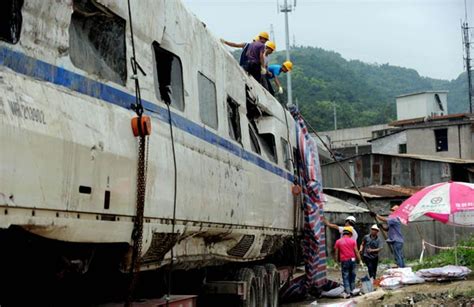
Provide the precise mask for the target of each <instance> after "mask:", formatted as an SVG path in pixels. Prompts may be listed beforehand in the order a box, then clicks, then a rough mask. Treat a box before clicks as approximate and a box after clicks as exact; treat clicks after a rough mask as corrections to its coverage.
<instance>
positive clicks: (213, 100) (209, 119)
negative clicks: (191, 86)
mask: <svg viewBox="0 0 474 307" xmlns="http://www.w3.org/2000/svg"><path fill="white" fill-rule="evenodd" d="M198 87H199V115H200V116H201V121H202V122H203V123H204V124H206V125H208V126H210V127H212V128H214V129H217V125H218V122H217V97H216V85H215V84H214V82H212V80H210V79H209V78H208V77H206V76H204V75H203V74H202V73H200V72H198Z"/></svg>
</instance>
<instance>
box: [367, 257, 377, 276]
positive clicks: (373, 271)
mask: <svg viewBox="0 0 474 307" xmlns="http://www.w3.org/2000/svg"><path fill="white" fill-rule="evenodd" d="M363 258H364V263H365V265H366V266H367V270H368V271H369V277H372V278H373V279H375V278H377V277H376V276H377V266H378V265H379V257H375V258H368V257H365V256H364V257H363Z"/></svg>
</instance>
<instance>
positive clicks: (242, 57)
mask: <svg viewBox="0 0 474 307" xmlns="http://www.w3.org/2000/svg"><path fill="white" fill-rule="evenodd" d="M269 38H270V36H269V35H268V33H267V32H260V33H259V34H258V35H257V36H256V37H255V38H254V39H253V41H252V43H254V42H261V43H262V44H265V43H266V42H267V41H268V39H269ZM221 43H223V44H225V45H227V46H229V47H233V48H242V49H243V50H242V53H241V55H240V61H239V64H240V66H242V67H244V66H245V64H246V63H247V50H248V47H249V46H250V44H252V43H233V42H229V41H226V40H225V39H223V38H221Z"/></svg>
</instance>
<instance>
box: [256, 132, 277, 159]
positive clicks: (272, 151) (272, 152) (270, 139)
mask: <svg viewBox="0 0 474 307" xmlns="http://www.w3.org/2000/svg"><path fill="white" fill-rule="evenodd" d="M258 136H259V140H260V144H262V149H263V151H264V152H265V154H266V155H267V156H268V158H269V159H270V161H272V162H274V163H278V156H277V150H276V144H275V136H274V135H273V134H271V133H263V134H259V135H258Z"/></svg>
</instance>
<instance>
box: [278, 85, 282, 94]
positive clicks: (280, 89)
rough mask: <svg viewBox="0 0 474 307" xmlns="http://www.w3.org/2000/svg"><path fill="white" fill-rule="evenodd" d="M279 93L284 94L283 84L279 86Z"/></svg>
mask: <svg viewBox="0 0 474 307" xmlns="http://www.w3.org/2000/svg"><path fill="white" fill-rule="evenodd" d="M278 94H283V88H282V87H281V86H280V87H279V88H278Z"/></svg>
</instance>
